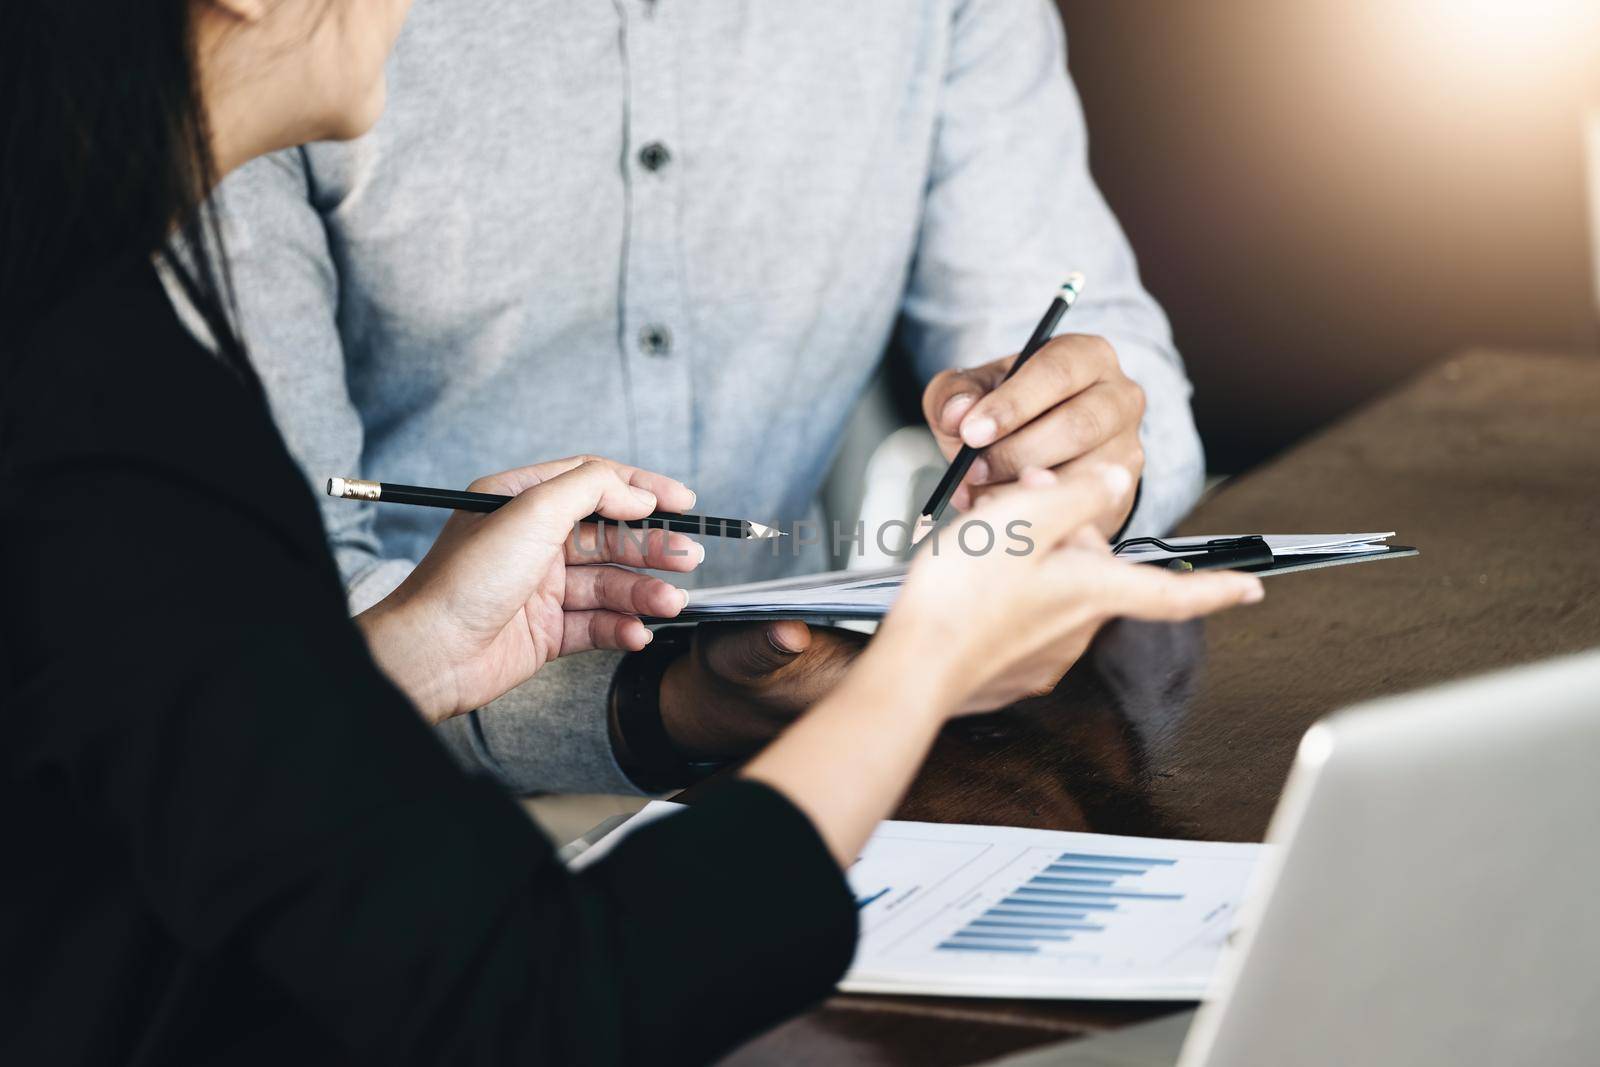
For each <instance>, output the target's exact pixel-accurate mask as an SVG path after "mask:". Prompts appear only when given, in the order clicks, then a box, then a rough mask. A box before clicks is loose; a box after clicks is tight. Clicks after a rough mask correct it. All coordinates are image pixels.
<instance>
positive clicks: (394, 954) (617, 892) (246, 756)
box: [4, 316, 855, 1064]
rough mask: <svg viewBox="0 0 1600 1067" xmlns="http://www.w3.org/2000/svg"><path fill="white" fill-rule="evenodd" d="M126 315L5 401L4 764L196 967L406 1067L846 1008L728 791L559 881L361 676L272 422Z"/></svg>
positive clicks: (607, 1043) (831, 934)
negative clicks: (270, 995) (50, 786)
mask: <svg viewBox="0 0 1600 1067" xmlns="http://www.w3.org/2000/svg"><path fill="white" fill-rule="evenodd" d="M112 319H113V322H111V323H105V324H100V325H99V326H97V327H96V331H104V330H107V329H110V330H111V331H112V332H113V333H114V334H115V335H116V336H117V337H120V338H122V340H121V341H120V342H114V341H113V340H111V339H108V338H103V337H102V338H99V342H95V341H94V340H93V339H91V340H90V341H86V340H85V339H84V338H82V337H79V336H76V335H75V334H74V332H73V331H72V330H69V331H67V333H66V335H65V336H63V337H61V338H58V342H59V343H56V344H54V345H53V346H48V347H47V350H45V351H43V352H42V353H39V354H38V358H36V359H33V360H31V361H30V362H29V365H28V366H27V368H26V373H25V374H24V375H23V377H22V379H21V382H22V388H24V389H25V390H26V395H27V398H28V400H27V403H26V404H25V405H21V404H18V405H11V406H10V417H9V420H8V422H9V424H8V427H7V430H6V433H7V448H8V452H9V455H8V457H7V463H8V466H9V471H8V473H7V475H6V483H7V491H8V492H7V497H8V503H7V504H6V505H5V511H6V512H7V514H6V515H5V516H4V519H5V521H6V522H7V523H8V524H9V537H8V541H9V544H8V546H7V552H6V562H5V582H6V585H7V589H8V599H9V600H10V603H9V604H8V605H7V607H6V609H5V614H6V618H7V634H6V638H7V641H8V643H10V644H11V645H12V646H13V647H12V648H11V649H10V650H9V653H8V654H9V656H10V659H11V663H10V670H11V672H12V676H13V679H14V683H15V684H14V685H13V687H12V692H13V695H15V696H17V697H18V706H17V707H16V708H14V709H12V710H11V711H8V712H7V719H8V720H11V722H12V725H13V726H14V727H15V728H16V729H17V746H16V748H15V749H14V750H13V752H12V755H11V756H10V757H8V758H9V759H10V760H11V761H12V762H13V770H14V771H15V772H16V773H20V774H26V775H35V776H37V775H53V776H56V777H58V778H59V779H60V780H61V781H63V782H64V783H65V789H66V794H67V795H68V796H70V797H71V798H72V804H73V807H74V810H75V811H76V812H77V813H79V814H81V817H82V818H84V819H88V820H92V821H94V822H95V823H96V824H99V825H101V826H103V827H107V828H109V829H110V832H111V835H112V839H113V840H115V841H116V842H118V844H119V847H120V848H122V849H123V850H124V851H125V856H124V857H122V859H124V860H125V862H126V863H127V864H129V865H131V867H132V869H133V871H134V874H135V884H136V885H137V887H138V892H139V894H140V895H141V896H142V897H143V898H144V900H145V901H146V903H147V904H148V906H149V908H151V909H153V911H154V912H155V913H156V914H157V915H158V916H159V920H160V923H161V925H162V927H163V928H164V929H165V930H166V931H167V932H168V933H169V934H170V937H171V938H173V939H174V940H175V941H176V942H177V944H178V945H180V946H181V950H182V951H184V952H189V953H193V954H196V955H200V956H207V957H214V956H216V955H217V954H235V955H237V956H238V957H239V958H240V959H241V960H243V961H245V963H246V964H247V965H248V966H250V967H253V968H258V969H259V970H260V972H262V973H264V974H266V975H268V976H270V978H271V979H272V980H273V981H275V982H276V983H278V984H280V985H281V987H282V988H283V990H284V991H285V992H286V993H287V994H288V996H289V997H290V998H292V1000H293V1001H294V1002H295V1003H297V1004H298V1005H300V1006H301V1007H302V1008H303V1009H304V1010H305V1011H306V1012H307V1013H308V1014H309V1015H310V1016H311V1017H313V1018H315V1019H316V1020H318V1021H319V1023H320V1024H321V1026H322V1027H323V1028H324V1029H325V1030H326V1032H327V1033H328V1034H331V1035H333V1038H334V1039H335V1040H336V1041H337V1042H339V1043H341V1044H342V1045H344V1046H345V1047H347V1048H348V1049H349V1050H350V1052H351V1053H352V1058H355V1059H360V1060H368V1059H371V1060H373V1061H377V1062H383V1063H388V1064H409V1063H441V1062H447V1063H452V1064H501V1063H507V1064H509V1063H546V1062H548V1063H563V1064H567V1063H590V1062H593V1063H619V1062H644V1061H649V1062H665V1063H693V1062H703V1061H705V1060H707V1059H710V1058H713V1057H715V1056H716V1055H717V1054H719V1053H720V1052H722V1051H724V1050H726V1049H728V1048H729V1047H731V1046H732V1045H733V1044H734V1043H736V1042H738V1041H740V1040H741V1039H743V1038H745V1037H747V1036H750V1035H752V1034H753V1033H755V1032H757V1031H758V1030H760V1029H761V1028H763V1027H766V1026H768V1025H770V1024H772V1023H774V1022H776V1021H778V1020H780V1019H782V1018H783V1017H785V1016H786V1015H789V1014H791V1013H793V1012H795V1011H797V1010H799V1009H801V1008H803V1007H805V1006H806V1005H808V1004H809V1003H811V1002H814V1001H816V1000H818V999H820V998H821V997H823V996H825V995H826V994H827V992H828V991H829V990H830V988H831V986H832V984H833V983H834V982H835V981H836V980H837V978H838V976H839V975H840V974H841V973H842V972H843V970H844V968H845V966H846V965H847V963H848V961H849V957H850V953H851V950H852V947H853V942H854V936H855V909H854V905H853V901H852V900H851V898H850V895H849V892H848V888H847V886H846V884H845V882H844V880H843V878H842V877H841V875H840V873H839V871H838V869H837V867H836V865H835V864H834V863H833V862H832V860H831V859H830V857H829V856H828V854H827V852H826V849H825V848H824V846H823V844H822V842H821V840H820V839H819V837H818V836H817V834H816V832H815V831H814V829H813V828H812V826H811V825H810V823H809V822H808V821H807V820H806V818H805V817H804V816H803V815H802V814H801V813H800V812H799V811H798V810H796V809H795V808H794V807H793V806H792V805H791V804H790V803H789V802H788V801H787V800H785V799H784V798H783V797H781V796H780V795H779V794H777V793H775V792H773V791H771V790H770V789H767V788H765V787H763V786H760V785H757V784H754V783H749V782H743V783H737V784H734V785H731V786H730V787H728V788H726V789H725V790H724V791H722V792H721V793H720V794H719V795H715V796H713V797H711V798H709V799H708V800H706V801H705V802H704V803H702V804H699V805H696V806H695V807H694V808H693V809H692V810H690V811H688V812H686V813H684V814H681V815H678V816H674V817H672V818H670V819H668V820H665V821H664V822H662V823H661V824H659V825H657V826H653V827H650V828H647V829H645V830H643V831H641V832H640V833H638V834H637V835H635V836H634V837H633V838H631V839H630V840H629V841H627V842H626V843H624V844H623V845H621V846H620V847H619V848H618V849H617V850H615V852H614V853H613V854H612V855H611V856H609V857H608V858H607V859H606V860H604V861H603V862H601V863H598V864H596V865H595V866H594V867H593V868H592V869H590V870H588V871H586V872H584V874H582V875H581V876H578V877H574V876H572V875H569V874H568V873H567V872H566V870H565V869H564V868H563V867H562V866H561V865H560V864H559V863H558V862H557V861H556V859H555V857H554V855H553V852H552V849H551V848H550V846H549V844H548V842H546V841H545V840H544V839H543V838H542V837H541V836H540V835H539V834H538V833H537V832H536V830H535V829H534V827H533V826H532V824H531V823H530V822H529V821H528V819H527V818H526V817H525V816H524V815H523V814H522V812H520V811H519V810H518V809H517V807H516V806H515V805H514V804H513V803H512V802H511V801H510V800H509V799H507V798H506V797H504V796H503V795H501V794H500V793H499V792H498V790H497V789H495V788H494V787H492V786H491V785H489V784H487V783H485V782H482V781H478V780H474V779H471V778H469V777H467V776H465V775H463V774H462V773H461V772H460V771H458V770H457V768H456V767H455V766H454V764H453V763H452V762H451V761H450V760H449V758H448V757H447V756H446V754H445V753H444V752H443V750H442V749H441V748H440V747H439V745H438V744H437V742H436V741H435V739H434V738H433V737H432V735H431V732H430V731H429V730H428V728H427V727H426V726H425V725H424V724H423V723H422V722H421V721H420V719H419V718H418V716H417V715H416V713H415V711H414V710H413V709H412V708H411V707H410V706H409V705H408V704H407V702H406V700H405V699H404V698H403V697H402V695H401V694H400V693H399V692H398V691H396V690H395V689H394V688H393V687H392V686H391V685H390V684H389V682H388V681H387V680H386V679H385V678H384V677H383V676H382V675H381V674H380V673H379V672H378V670H377V669H376V668H375V666H374V664H373V663H372V660H371V658H370V657H369V655H368V654H367V652H366V649H365V647H364V645H363V643H362V640H361V638H360V635H359V633H358V632H357V630H356V629H355V627H354V626H353V625H352V624H351V623H350V621H349V620H348V619H347V618H346V617H345V615H344V609H343V601H342V596H341V594H340V592H339V588H338V583H337V580H336V578H335V577H334V575H333V571H332V566H331V563H330V562H329V561H328V559H327V558H326V550H325V548H323V547H322V546H321V544H320V540H319V534H318V533H317V531H318V530H319V527H318V526H317V523H316V515H315V508H314V505H313V503H312V501H311V500H310V498H309V494H308V492H307V491H306V488H305V486H304V483H303V482H302V481H301V480H300V478H299V475H298V472H297V471H296V470H295V469H294V468H293V466H292V464H291V463H290V461H289V459H288V457H287V455H286V453H285V452H284V451H283V448H282V445H281V442H280V441H279V439H278V438H277V435H276V434H275V432H273V431H272V429H271V424H270V422H269V421H268V420H267V419H266V417H265V415H264V414H263V413H262V412H261V411H260V410H259V409H258V408H257V407H253V406H252V405H258V403H259V402H258V401H253V400H251V399H250V397H249V395H248V394H247V393H246V392H245V391H244V390H243V389H242V388H240V387H239V386H238V383H236V382H235V381H233V380H232V379H231V377H230V376H229V374H228V373H227V372H226V371H225V370H224V369H223V368H221V367H220V366H218V365H216V364H215V363H213V362H212V361H211V360H210V358H209V357H208V356H206V355H205V354H204V353H202V352H201V351H200V350H198V349H192V350H190V351H182V350H181V349H182V345H181V343H180V342H178V341H177V340H176V339H173V340H172V342H171V343H172V345H176V346H177V347H178V348H179V349H180V351H177V352H173V351H169V350H167V349H166V348H161V349H160V350H149V345H150V344H153V342H149V343H147V344H146V346H145V349H143V350H138V351H130V349H129V346H128V344H127V341H126V339H127V337H128V336H129V331H135V332H136V333H137V334H138V335H140V336H144V337H146V338H149V337H151V336H154V337H156V338H163V337H167V335H166V334H164V333H163V332H162V328H158V327H157V326H155V325H153V324H152V323H150V322H147V321H144V320H143V319H141V318H139V317H138V316H135V317H134V319H133V321H131V322H122V323H121V325H120V326H116V325H115V323H114V320H115V316H112ZM97 336H98V334H97ZM158 347H159V346H158ZM286 516H287V517H286ZM308 531H309V533H308ZM240 561H246V562H245V563H243V564H242V565H241V563H240ZM313 724H314V725H315V727H316V729H314V730H312V729H308V727H309V726H311V725H313ZM313 739H314V740H313Z"/></svg>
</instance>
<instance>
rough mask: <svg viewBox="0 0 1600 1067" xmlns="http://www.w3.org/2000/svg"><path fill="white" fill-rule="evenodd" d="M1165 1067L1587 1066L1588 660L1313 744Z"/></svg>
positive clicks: (1595, 785)
mask: <svg viewBox="0 0 1600 1067" xmlns="http://www.w3.org/2000/svg"><path fill="white" fill-rule="evenodd" d="M1268 839H1269V841H1272V842H1274V843H1276V848H1275V849H1274V850H1272V852H1271V853H1270V854H1269V855H1268V856H1267V858H1266V860H1265V861H1264V863H1263V866H1262V869H1261V873H1260V876H1259V877H1260V879H1261V880H1260V883H1259V884H1258V886H1257V887H1256V891H1255V892H1254V893H1252V895H1251V903H1250V905H1249V906H1248V907H1247V908H1246V910H1245V913H1244V915H1243V917H1242V922H1243V924H1244V930H1243V932H1242V933H1241V935H1240V937H1239V938H1238V939H1237V941H1236V943H1235V944H1234V945H1233V946H1232V948H1231V949H1230V951H1229V952H1228V953H1227V954H1226V955H1225V957H1224V960H1223V963H1222V966H1221V968H1220V970H1219V975H1218V985H1217V994H1216V995H1215V997H1214V998H1213V999H1212V1000H1211V1001H1210V1002H1209V1003H1208V1004H1207V1005H1206V1006H1205V1007H1203V1008H1202V1010H1201V1012H1200V1015H1199V1017H1198V1019H1197V1021H1196V1023H1195V1026H1194V1028H1193V1029H1192V1030H1191V1032H1190V1035H1189V1039H1188V1041H1187V1042H1186V1043H1185V1046H1184V1052H1183V1056H1182V1059H1181V1061H1180V1062H1181V1064H1182V1065H1183V1067H1202V1065H1203V1067H1231V1065H1235V1064H1238V1065H1251V1067H1254V1065H1260V1064H1273V1065H1291V1064H1299V1065H1307V1067H1321V1065H1327V1067H1335V1065H1337V1067H1346V1065H1349V1064H1363V1065H1371V1064H1405V1065H1408V1067H1416V1065H1430V1064H1441V1065H1443V1064H1449V1065H1451V1067H1463V1065H1472V1064H1485V1065H1489V1064H1492V1065H1495V1067H1501V1065H1504V1064H1512V1063H1538V1064H1541V1065H1543V1064H1585V1065H1590V1064H1594V1063H1597V1062H1600V653H1587V654H1584V655H1581V656H1574V657H1571V658H1568V659H1563V660H1557V661H1553V662H1550V663H1545V664H1540V665H1537V666H1533V667H1524V668H1519V669H1516V670H1513V671H1508V672H1505V673H1502V674H1496V675H1492V676H1490V677H1487V678H1483V679H1478V680H1473V681H1469V682H1464V683H1457V684H1452V685H1449V686H1445V687H1441V688H1438V689H1434V690H1429V691H1426V692H1422V693H1417V694H1413V695H1410V696H1404V697H1397V698H1391V699H1386V700H1381V701H1376V702H1373V703H1371V704H1367V705H1362V706H1359V707H1356V708H1353V709H1351V710H1349V711H1346V712H1342V713H1340V714H1338V715H1335V716H1332V717H1330V718H1329V719H1327V720H1325V721H1324V722H1322V723H1320V724H1318V725H1317V726H1315V727H1313V728H1312V729H1311V731H1309V732H1308V733H1307V734H1306V736H1305V739H1304V741H1303V742H1302V744H1301V747H1300V754H1299V758H1298V760H1297V761H1296V763H1295V767H1294V771H1293V773H1292V774H1291V775H1290V780H1289V785H1288V787H1287V789H1286V790H1285V793H1284V798H1283V801H1282V803H1280V805H1279V807H1278V811H1277V813H1276V815H1275V816H1274V818H1273V822H1272V827H1271V830H1270V831H1269V835H1268Z"/></svg>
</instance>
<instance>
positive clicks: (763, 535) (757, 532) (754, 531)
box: [750, 522, 783, 541]
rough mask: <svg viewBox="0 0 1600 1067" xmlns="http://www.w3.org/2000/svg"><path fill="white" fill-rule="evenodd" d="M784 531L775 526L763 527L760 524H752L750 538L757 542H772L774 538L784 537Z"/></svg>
mask: <svg viewBox="0 0 1600 1067" xmlns="http://www.w3.org/2000/svg"><path fill="white" fill-rule="evenodd" d="M782 536H783V531H782V530H780V529H778V528H777V527H775V526H763V525H761V524H760V523H759V522H752V523H751V524H750V537H751V539H752V540H755V541H770V540H772V539H773V538H774V537H782Z"/></svg>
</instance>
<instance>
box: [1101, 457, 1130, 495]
mask: <svg viewBox="0 0 1600 1067" xmlns="http://www.w3.org/2000/svg"><path fill="white" fill-rule="evenodd" d="M1100 478H1101V480H1102V481H1104V482H1105V486H1106V488H1107V489H1108V490H1110V492H1111V495H1112V496H1116V497H1120V496H1122V495H1123V494H1124V493H1126V492H1127V491H1128V490H1129V489H1132V488H1133V475H1132V474H1131V473H1129V471H1128V468H1127V467H1119V466H1118V465H1117V464H1115V463H1107V464H1106V465H1105V466H1104V467H1101V468H1100Z"/></svg>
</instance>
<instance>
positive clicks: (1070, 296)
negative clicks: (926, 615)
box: [918, 271, 1083, 531]
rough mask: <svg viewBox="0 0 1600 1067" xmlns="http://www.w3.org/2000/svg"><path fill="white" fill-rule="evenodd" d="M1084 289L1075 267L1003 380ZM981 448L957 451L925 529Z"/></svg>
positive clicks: (926, 511) (927, 510)
mask: <svg viewBox="0 0 1600 1067" xmlns="http://www.w3.org/2000/svg"><path fill="white" fill-rule="evenodd" d="M1081 292H1083V275H1081V274H1079V273H1078V272H1077V271H1074V272H1072V273H1071V274H1069V275H1068V276H1067V280H1066V281H1065V282H1063V283H1062V285H1061V288H1060V289H1058V290H1056V296H1055V299H1054V300H1052V301H1050V306H1049V307H1048V308H1046V309H1045V313H1044V318H1042V319H1040V320H1039V325H1037V326H1035V327H1034V328H1033V336H1032V337H1030V338H1028V343H1027V344H1025V345H1023V346H1022V351H1021V352H1019V353H1017V361H1016V362H1015V363H1013V364H1011V369H1010V370H1008V371H1006V376H1005V377H1004V378H1002V379H1001V381H1002V382H1008V381H1010V380H1011V377H1012V375H1014V374H1016V373H1017V371H1019V370H1021V369H1022V365H1023V364H1024V363H1026V362H1028V360H1029V359H1030V358H1031V357H1032V356H1033V354H1034V353H1035V352H1037V351H1039V349H1041V348H1043V347H1044V345H1045V342H1046V341H1048V340H1050V338H1051V337H1052V336H1054V335H1055V332H1056V327H1057V326H1058V325H1059V324H1060V323H1061V316H1063V315H1065V314H1066V313H1067V311H1068V309H1069V308H1071V307H1072V305H1073V304H1074V303H1076V302H1077V299H1078V294H1079V293H1081ZM978 451H979V450H978V449H976V448H969V447H967V446H966V445H962V446H961V451H959V452H957V453H956V458H955V459H953V460H951V461H950V468H949V469H948V470H946V471H945V472H944V477H943V478H940V479H939V485H938V486H937V487H936V488H935V489H934V491H933V495H932V496H930V497H928V502H927V503H926V504H924V505H923V506H922V521H921V522H919V524H918V525H919V526H921V527H922V529H923V530H924V531H925V530H927V529H928V528H929V527H931V526H932V525H933V524H934V523H936V522H938V521H939V516H941V515H943V514H944V509H945V507H946V505H948V504H949V503H950V498H951V497H952V496H954V495H955V491H956V487H957V486H959V485H960V484H961V479H963V478H965V477H966V476H967V471H968V470H969V469H970V468H971V467H972V461H973V460H975V459H977V458H978Z"/></svg>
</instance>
